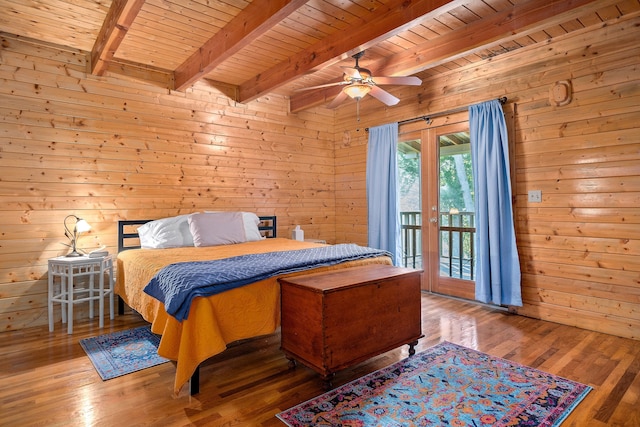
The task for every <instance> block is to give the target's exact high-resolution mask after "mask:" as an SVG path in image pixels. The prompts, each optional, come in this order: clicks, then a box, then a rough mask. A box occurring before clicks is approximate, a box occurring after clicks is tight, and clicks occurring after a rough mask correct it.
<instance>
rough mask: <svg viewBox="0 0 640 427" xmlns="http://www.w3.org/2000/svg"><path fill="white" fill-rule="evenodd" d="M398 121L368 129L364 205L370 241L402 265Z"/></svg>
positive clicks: (371, 244) (396, 263)
mask: <svg viewBox="0 0 640 427" xmlns="http://www.w3.org/2000/svg"><path fill="white" fill-rule="evenodd" d="M397 151H398V123H391V124H388V125H383V126H377V127H372V128H369V144H368V147H367V205H368V208H369V214H368V222H369V235H368V237H369V243H368V245H369V246H370V247H373V248H378V249H384V250H386V251H389V252H390V253H391V254H392V255H393V264H394V265H396V266H399V265H401V261H402V260H401V253H402V248H401V241H400V201H399V195H398V160H397Z"/></svg>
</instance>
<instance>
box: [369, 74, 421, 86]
mask: <svg viewBox="0 0 640 427" xmlns="http://www.w3.org/2000/svg"><path fill="white" fill-rule="evenodd" d="M372 80H373V81H374V82H375V84H377V85H401V86H420V85H421V84H422V80H420V79H419V78H417V77H414V76H408V77H380V76H376V77H372Z"/></svg>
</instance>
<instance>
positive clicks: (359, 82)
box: [299, 51, 422, 108]
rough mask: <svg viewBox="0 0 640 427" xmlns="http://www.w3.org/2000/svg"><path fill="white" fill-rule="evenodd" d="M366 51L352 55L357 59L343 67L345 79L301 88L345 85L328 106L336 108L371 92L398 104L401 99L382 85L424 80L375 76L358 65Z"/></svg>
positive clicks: (387, 101) (391, 103)
mask: <svg viewBox="0 0 640 427" xmlns="http://www.w3.org/2000/svg"><path fill="white" fill-rule="evenodd" d="M363 55H364V51H362V52H358V53H356V54H355V55H353V56H352V58H353V59H355V60H356V65H355V67H342V68H343V69H344V74H343V81H340V82H335V83H327V84H324V85H319V86H312V87H307V88H303V89H299V90H312V89H320V88H325V87H331V86H344V87H343V88H342V91H341V92H340V93H339V94H338V96H336V97H335V98H334V99H333V101H331V103H329V105H327V108H336V107H338V105H340V104H341V103H342V102H343V101H344V100H345V99H347V98H348V97H349V98H352V99H355V100H356V101H360V100H361V99H362V98H363V97H364V96H366V95H367V94H371V96H373V97H374V98H376V99H377V100H379V101H381V102H382V103H384V104H386V105H396V104H397V103H398V102H399V101H400V100H399V99H398V98H396V97H395V96H393V95H391V94H390V93H389V92H387V91H386V90H384V89H381V88H380V87H379V86H380V85H401V86H420V85H421V84H422V80H420V79H419V78H417V77H414V76H408V77H382V76H377V77H374V76H373V75H372V74H371V71H369V70H368V69H366V68H362V67H360V66H359V65H358V60H359V59H360V58H362V56H363Z"/></svg>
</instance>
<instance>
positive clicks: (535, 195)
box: [528, 190, 542, 203]
mask: <svg viewBox="0 0 640 427" xmlns="http://www.w3.org/2000/svg"><path fill="white" fill-rule="evenodd" d="M528 195H529V202H531V203H540V202H542V190H529V193H528Z"/></svg>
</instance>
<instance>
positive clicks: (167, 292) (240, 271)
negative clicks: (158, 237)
mask: <svg viewBox="0 0 640 427" xmlns="http://www.w3.org/2000/svg"><path fill="white" fill-rule="evenodd" d="M384 255H386V256H391V254H390V253H389V252H387V251H383V250H380V249H374V248H368V247H364V246H358V245H356V244H353V243H345V244H339V245H330V246H323V247H319V248H310V249H299V250H294V251H283V252H268V253H263V254H248V255H240V256H236V257H231V258H225V259H220V260H212V261H192V262H179V263H175V264H170V265H168V266H166V267H164V268H162V270H160V271H159V272H158V273H157V274H156V275H155V276H154V277H153V279H151V281H150V282H149V283H148V284H147V286H146V287H145V288H144V292H145V293H147V294H149V295H151V296H152V297H154V298H156V299H158V300H159V301H161V302H162V303H164V306H165V310H166V311H167V313H169V314H170V315H172V316H174V317H175V318H176V319H178V320H179V321H183V320H184V319H186V318H187V317H188V316H189V309H190V308H191V301H192V300H193V298H195V297H198V296H203V297H206V296H209V295H214V294H218V293H220V292H223V291H226V290H229V289H233V288H237V287H239V286H243V285H246V284H249V283H253V282H257V281H260V280H263V279H267V278H269V277H273V276H278V275H281V274H287V273H294V272H297V271H303V270H307V269H311V268H315V267H323V266H329V265H335V264H340V263H343V262H347V261H352V260H357V259H364V258H375V257H379V256H384Z"/></svg>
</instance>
